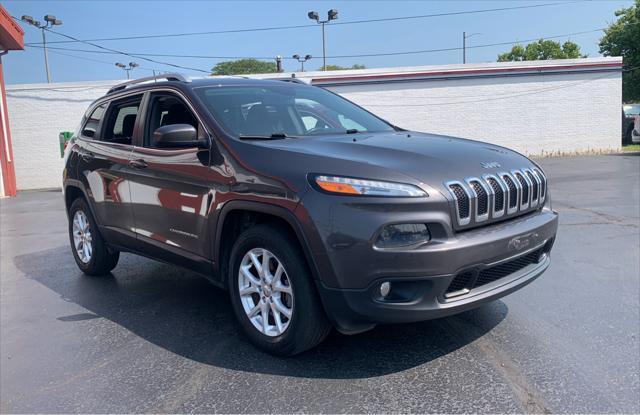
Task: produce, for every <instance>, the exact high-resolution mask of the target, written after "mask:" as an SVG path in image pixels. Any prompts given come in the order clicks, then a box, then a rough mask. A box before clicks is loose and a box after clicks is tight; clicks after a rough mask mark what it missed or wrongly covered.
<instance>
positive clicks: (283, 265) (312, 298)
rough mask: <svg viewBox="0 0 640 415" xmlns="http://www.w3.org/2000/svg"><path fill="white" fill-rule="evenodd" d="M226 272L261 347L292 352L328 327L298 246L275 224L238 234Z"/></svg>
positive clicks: (246, 325)
mask: <svg viewBox="0 0 640 415" xmlns="http://www.w3.org/2000/svg"><path fill="white" fill-rule="evenodd" d="M229 270H230V271H229V291H230V294H231V302H232V304H233V308H234V312H235V314H236V317H237V318H238V321H239V322H240V325H241V326H242V328H243V331H244V332H245V334H246V335H247V337H248V338H249V339H250V340H251V342H252V343H253V344H255V345H256V346H257V347H259V348H260V349H262V350H264V351H266V352H268V353H271V354H275V355H281V356H290V355H294V354H297V353H300V352H303V351H305V350H307V349H310V348H312V347H314V346H316V345H317V344H319V343H320V342H321V341H322V340H323V339H324V338H325V337H326V335H327V334H328V333H329V331H330V330H331V326H330V324H329V322H328V321H327V318H326V316H325V314H324V310H323V309H322V305H321V304H320V300H319V298H318V294H317V292H316V290H315V287H314V285H313V280H312V277H311V275H310V272H309V270H308V267H307V264H306V261H305V259H304V256H303V253H302V251H301V250H300V247H299V246H298V244H297V243H296V242H295V241H294V240H293V238H291V237H290V236H289V235H288V234H287V233H286V232H283V231H282V230H281V229H279V228H278V227H275V226H270V225H258V226H255V227H253V228H251V229H249V230H247V231H245V232H244V233H243V234H242V235H240V236H239V237H238V239H237V241H236V243H235V244H234V247H233V250H232V252H231V258H230V267H229Z"/></svg>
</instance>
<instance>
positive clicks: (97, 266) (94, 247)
mask: <svg viewBox="0 0 640 415" xmlns="http://www.w3.org/2000/svg"><path fill="white" fill-rule="evenodd" d="M69 241H70V242H71V250H72V251H73V258H74V259H75V260H76V264H77V265H78V268H80V270H81V271H82V272H84V273H85V274H87V275H106V274H108V273H109V272H110V271H111V270H112V269H114V268H115V267H116V265H117V264H118V259H119V258H120V252H118V251H112V250H110V249H109V248H108V247H107V246H106V244H105V242H104V240H103V239H102V235H100V232H99V231H98V225H97V224H96V221H95V220H94V219H93V216H92V215H91V211H90V210H89V207H88V206H87V203H86V202H85V201H84V199H76V200H75V201H74V202H73V203H72V204H71V209H69Z"/></svg>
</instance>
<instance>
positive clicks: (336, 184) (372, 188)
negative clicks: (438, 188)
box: [312, 176, 428, 197]
mask: <svg viewBox="0 0 640 415" xmlns="http://www.w3.org/2000/svg"><path fill="white" fill-rule="evenodd" d="M312 180H313V183H315V184H316V185H317V187H318V188H320V189H321V190H324V191H325V192H328V193H335V194H343V195H354V196H387V197H425V196H428V195H427V193H426V192H425V191H424V190H422V189H420V188H419V187H418V186H414V185H412V184H404V183H394V182H379V181H376V180H364V179H353V178H350V177H335V176H315V177H313V179H312Z"/></svg>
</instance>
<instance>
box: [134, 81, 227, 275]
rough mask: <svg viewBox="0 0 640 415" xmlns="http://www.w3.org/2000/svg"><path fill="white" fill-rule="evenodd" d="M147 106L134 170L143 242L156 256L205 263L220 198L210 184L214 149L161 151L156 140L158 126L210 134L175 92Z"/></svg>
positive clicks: (137, 227) (155, 95)
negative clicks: (213, 210)
mask: <svg viewBox="0 0 640 415" xmlns="http://www.w3.org/2000/svg"><path fill="white" fill-rule="evenodd" d="M145 108H146V111H145V115H144V126H143V127H141V132H142V137H141V140H140V142H139V143H138V145H136V146H135V147H134V149H133V152H132V155H131V163H132V164H133V165H134V166H135V171H134V172H133V173H132V175H131V201H132V203H133V211H134V217H135V223H136V225H135V230H136V233H137V238H138V241H139V243H140V245H141V247H142V249H144V250H145V251H148V252H152V253H153V254H154V256H160V257H165V258H166V259H168V260H172V261H176V259H175V258H176V257H181V258H186V259H187V260H191V262H195V263H197V262H200V263H203V264H204V263H206V262H207V260H210V259H211V258H210V257H211V255H210V252H211V242H210V237H211V235H212V234H213V232H212V226H211V224H210V223H209V211H210V208H211V206H212V203H213V201H214V198H215V194H216V192H215V189H214V188H213V187H212V186H211V178H210V176H211V175H210V170H209V159H210V150H209V149H200V148H198V147H197V146H196V145H195V143H194V146H193V147H191V148H180V149H167V148H157V147H155V146H154V143H153V140H152V137H153V132H154V131H155V130H156V129H157V128H158V127H161V126H165V125H171V124H190V125H193V126H194V127H195V128H196V129H197V130H198V134H199V135H200V137H201V138H204V137H207V133H206V131H205V129H204V127H203V125H202V123H201V122H200V121H199V120H198V117H197V116H196V115H195V113H194V111H193V110H192V109H191V107H190V106H189V105H188V104H187V103H186V101H185V100H184V99H183V98H182V97H181V96H179V95H177V94H176V93H172V92H152V93H150V94H149V97H148V100H147V103H146V104H145ZM178 262H180V260H178ZM184 265H193V264H189V263H186V264H184Z"/></svg>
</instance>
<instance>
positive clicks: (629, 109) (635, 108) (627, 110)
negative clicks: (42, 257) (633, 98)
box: [623, 104, 640, 116]
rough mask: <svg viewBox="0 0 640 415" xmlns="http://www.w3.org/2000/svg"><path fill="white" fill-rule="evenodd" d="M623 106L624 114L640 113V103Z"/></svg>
mask: <svg viewBox="0 0 640 415" xmlns="http://www.w3.org/2000/svg"><path fill="white" fill-rule="evenodd" d="M623 108H624V115H626V116H629V115H638V114H640V104H630V105H625V106H623Z"/></svg>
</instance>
